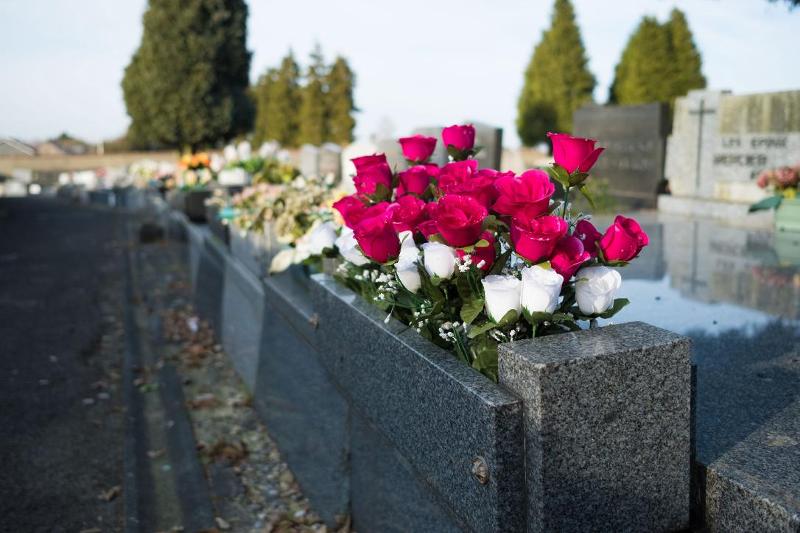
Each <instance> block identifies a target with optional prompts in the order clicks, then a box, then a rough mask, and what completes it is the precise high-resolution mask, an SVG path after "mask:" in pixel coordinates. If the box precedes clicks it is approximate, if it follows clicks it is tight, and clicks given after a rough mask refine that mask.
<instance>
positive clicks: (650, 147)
mask: <svg viewBox="0 0 800 533" xmlns="http://www.w3.org/2000/svg"><path fill="white" fill-rule="evenodd" d="M573 123H574V126H573V134H574V135H576V136H578V137H589V138H592V139H597V140H598V145H599V146H603V147H605V149H606V150H605V152H603V155H602V156H601V157H600V159H599V160H598V161H597V164H596V165H595V166H594V168H593V169H592V176H593V177H594V178H599V179H606V180H608V184H609V193H610V194H611V195H612V196H614V197H615V198H616V199H617V200H618V201H619V202H621V203H622V204H623V205H625V206H627V207H632V208H644V207H655V206H656V201H657V198H658V194H659V192H661V189H662V187H663V185H662V184H663V182H664V154H665V145H666V138H667V134H668V133H669V118H668V107H667V105H666V104H661V103H652V104H642V105H632V106H599V105H594V104H590V105H586V106H583V107H581V108H580V109H578V110H577V111H575V114H574V116H573Z"/></svg>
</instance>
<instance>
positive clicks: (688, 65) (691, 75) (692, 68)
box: [667, 9, 706, 96]
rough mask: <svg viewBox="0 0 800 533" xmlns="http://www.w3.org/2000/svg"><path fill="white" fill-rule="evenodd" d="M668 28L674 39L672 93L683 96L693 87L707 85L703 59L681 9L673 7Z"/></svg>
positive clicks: (699, 87) (697, 87)
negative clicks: (703, 70)
mask: <svg viewBox="0 0 800 533" xmlns="http://www.w3.org/2000/svg"><path fill="white" fill-rule="evenodd" d="M667 28H668V29H669V32H670V38H671V40H672V54H673V65H674V68H675V72H674V74H673V78H672V84H671V85H672V95H673V96H683V95H685V94H686V93H688V92H689V91H690V90H691V89H701V88H703V87H705V86H706V78H705V76H703V72H702V67H703V60H702V58H701V57H700V52H699V51H698V50H697V46H695V44H694V39H693V38H692V31H691V30H690V29H689V23H688V22H687V21H686V16H685V15H684V14H683V11H681V10H680V9H673V10H672V12H671V13H670V15H669V21H668V22H667Z"/></svg>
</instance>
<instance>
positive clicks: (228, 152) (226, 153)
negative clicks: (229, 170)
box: [222, 144, 239, 163]
mask: <svg viewBox="0 0 800 533" xmlns="http://www.w3.org/2000/svg"><path fill="white" fill-rule="evenodd" d="M222 157H224V158H225V161H227V162H228V163H232V162H234V161H236V160H237V159H238V158H239V155H238V154H237V153H236V147H235V146H234V145H232V144H229V145H228V146H226V147H225V149H224V150H222Z"/></svg>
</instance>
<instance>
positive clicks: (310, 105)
mask: <svg viewBox="0 0 800 533" xmlns="http://www.w3.org/2000/svg"><path fill="white" fill-rule="evenodd" d="M326 74H327V68H326V66H325V61H324V58H323V57H322V50H321V49H320V46H319V44H317V45H316V46H315V47H314V50H313V51H312V52H311V63H310V64H309V66H308V70H307V72H306V84H305V86H304V87H303V89H302V91H301V95H302V97H301V100H300V113H299V115H300V116H299V119H298V122H299V125H300V130H299V134H298V143H300V144H313V145H314V146H319V145H320V144H322V143H323V142H325V140H326V139H327V138H328V133H327V131H326V130H327V127H326V125H327V117H326V113H325V111H326V110H325V93H326V90H327V87H326V86H325V81H326Z"/></svg>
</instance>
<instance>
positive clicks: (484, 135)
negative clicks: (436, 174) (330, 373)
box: [414, 120, 503, 170]
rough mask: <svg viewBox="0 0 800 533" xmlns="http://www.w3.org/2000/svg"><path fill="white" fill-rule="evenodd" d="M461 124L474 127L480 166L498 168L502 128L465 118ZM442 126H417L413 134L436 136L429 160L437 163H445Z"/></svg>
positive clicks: (445, 151) (445, 154) (501, 152)
mask: <svg viewBox="0 0 800 533" xmlns="http://www.w3.org/2000/svg"><path fill="white" fill-rule="evenodd" d="M461 124H472V125H473V126H474V127H475V146H480V147H481V151H480V152H478V155H477V157H476V159H477V160H478V163H479V165H480V167H481V168H494V169H498V170H503V169H501V168H500V160H501V157H502V155H503V128H498V127H495V126H492V125H490V124H484V123H482V122H474V121H471V120H466V121H464V122H462V123H461ZM443 128H444V127H443V126H431V127H424V128H417V129H415V130H414V133H415V134H420V135H428V136H430V137H435V138H436V150H435V151H434V153H433V155H432V156H431V161H432V162H434V163H436V164H437V165H443V164H445V163H447V147H446V146H444V143H443V142H442V129H443Z"/></svg>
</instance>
